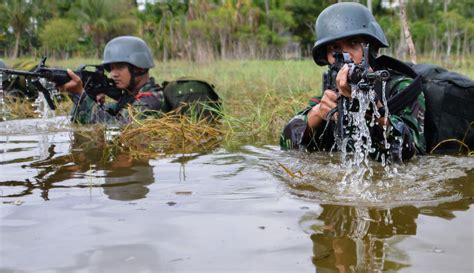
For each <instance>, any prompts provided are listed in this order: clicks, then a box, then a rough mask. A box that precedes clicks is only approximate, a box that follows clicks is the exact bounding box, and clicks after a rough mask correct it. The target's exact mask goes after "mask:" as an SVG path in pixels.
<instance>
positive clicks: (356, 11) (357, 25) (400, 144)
mask: <svg viewBox="0 0 474 273" xmlns="http://www.w3.org/2000/svg"><path fill="white" fill-rule="evenodd" d="M315 30H316V42H315V44H314V47H313V50H312V54H313V59H314V61H315V62H316V64H318V65H320V66H324V65H332V64H334V62H335V58H334V56H335V55H334V53H335V52H338V53H346V54H349V55H350V58H351V59H352V61H353V63H354V64H361V63H362V61H363V58H364V53H363V52H364V47H368V54H367V55H368V59H369V61H368V63H369V65H370V69H371V70H372V71H374V70H381V69H384V70H387V71H389V72H390V78H389V79H388V80H386V81H385V83H384V84H385V88H384V93H385V94H382V90H381V89H382V87H381V86H382V84H380V85H379V86H378V87H377V85H376V87H375V91H378V92H376V93H377V96H376V107H377V108H378V109H376V110H377V111H378V110H380V109H381V108H383V106H384V104H383V101H384V98H383V96H385V99H387V100H389V102H390V105H395V104H397V103H398V105H399V106H398V108H395V107H393V108H392V109H394V110H395V111H388V114H387V115H385V114H383V112H382V111H380V113H382V114H381V116H380V117H378V118H377V119H376V120H375V126H372V125H371V126H370V128H369V130H370V137H371V149H370V153H369V154H370V156H371V157H372V158H374V159H376V160H383V159H389V161H391V162H401V161H406V160H408V159H410V158H411V157H412V156H413V155H415V154H423V153H424V151H425V139H424V135H423V124H424V112H425V103H424V96H423V94H422V93H421V83H420V82H419V80H418V79H415V78H416V76H417V75H416V73H415V72H414V71H413V70H412V69H411V68H410V67H408V66H406V65H405V64H403V63H402V62H400V61H398V60H395V59H393V58H390V57H388V56H380V57H377V55H378V51H379V48H382V47H388V42H387V39H386V38H385V34H384V32H383V31H382V29H381V27H380V25H379V24H378V23H377V21H376V20H375V18H374V16H373V15H372V13H371V12H370V11H369V10H368V9H367V8H366V7H364V6H363V5H361V4H358V3H350V2H343V3H337V4H333V5H331V6H329V7H327V8H326V9H325V10H323V11H322V12H321V14H320V15H319V16H318V18H317V20H316V24H315ZM349 69H350V67H349V66H348V64H344V65H343V66H342V68H340V70H339V71H338V72H337V76H336V77H335V86H336V88H334V89H336V90H331V89H327V90H323V93H322V96H315V97H313V98H311V99H310V101H309V105H308V106H307V107H306V108H305V109H304V110H302V111H300V112H299V113H298V114H297V115H296V116H295V117H294V118H293V119H291V120H290V122H289V123H288V124H287V125H286V126H285V127H284V130H283V133H282V135H281V137H280V146H281V147H282V148H283V149H294V148H297V149H303V150H308V151H318V150H325V151H329V150H331V149H332V148H333V147H335V146H334V145H335V143H337V141H336V139H335V138H336V135H335V131H336V130H338V129H337V126H341V124H344V123H341V124H337V118H336V116H337V115H332V117H331V115H330V113H331V111H334V110H333V109H335V108H337V105H338V99H339V98H340V97H341V98H342V97H344V98H347V100H348V101H350V102H352V101H353V98H352V93H353V91H352V90H353V88H354V87H355V86H354V84H353V83H350V81H349V79H348V73H349ZM414 79H415V80H414ZM403 91H405V92H403ZM397 94H398V96H397ZM402 97H404V98H405V99H401V98H402ZM374 108H375V107H372V110H371V111H375V110H374ZM392 109H390V108H389V110H392ZM366 117H368V118H367V124H369V123H370V121H371V120H370V118H369V117H372V115H369V114H367V115H366ZM325 129H326V130H325ZM347 130H351V128H347ZM347 130H346V129H344V130H343V131H347ZM384 135H385V137H384ZM385 140H386V141H387V142H388V143H389V145H386V143H385ZM336 147H337V145H336ZM337 148H338V149H340V147H337Z"/></svg>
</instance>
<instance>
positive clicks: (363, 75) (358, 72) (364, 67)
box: [323, 46, 390, 92]
mask: <svg viewBox="0 0 474 273" xmlns="http://www.w3.org/2000/svg"><path fill="white" fill-rule="evenodd" d="M333 57H334V59H335V62H334V64H332V65H330V66H329V70H328V71H327V72H325V73H324V74H323V92H324V90H327V89H331V90H334V91H336V90H337V87H336V76H337V73H338V72H339V70H341V68H342V67H343V66H344V64H348V65H349V74H348V76H347V78H348V81H349V84H352V85H357V88H358V89H359V90H363V91H369V90H370V89H371V88H374V85H375V82H377V81H386V80H388V79H389V78H390V72H388V71H387V70H377V71H370V69H369V47H368V46H364V47H363V58H362V62H361V63H360V64H355V63H354V61H353V60H352V58H351V56H350V55H349V53H346V52H341V51H336V52H334V53H333Z"/></svg>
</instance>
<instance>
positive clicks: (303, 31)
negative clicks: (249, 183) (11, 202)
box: [0, 0, 474, 66]
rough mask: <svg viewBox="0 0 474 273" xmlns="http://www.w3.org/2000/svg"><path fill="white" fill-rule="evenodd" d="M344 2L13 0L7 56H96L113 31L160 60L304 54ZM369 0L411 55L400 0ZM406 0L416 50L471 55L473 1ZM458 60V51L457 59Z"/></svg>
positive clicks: (393, 51)
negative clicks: (317, 25) (321, 19)
mask: <svg viewBox="0 0 474 273" xmlns="http://www.w3.org/2000/svg"><path fill="white" fill-rule="evenodd" d="M336 2H338V0H320V1H308V0H255V1H250V0H193V1H187V0H186V1H181V0H164V1H163V0H161V1H156V0H155V1H152V0H148V1H144V0H69V1H62V0H5V1H2V3H0V11H1V14H2V15H3V16H1V17H0V57H4V58H7V57H12V58H17V57H21V56H33V57H37V58H39V57H40V56H42V55H47V56H50V57H51V58H59V59H64V58H70V57H82V58H84V57H86V58H87V57H96V58H100V55H101V53H102V50H103V48H104V46H105V44H106V43H107V41H109V40H110V39H111V38H113V37H116V36H119V35H136V36H139V37H142V38H143V39H144V40H145V41H146V42H147V43H148V44H149V45H150V47H151V48H152V51H153V53H154V55H155V58H156V59H158V60H160V61H168V60H176V59H178V60H186V61H193V62H209V61H216V60H226V59H301V58H305V57H308V56H309V55H310V53H311V47H312V45H313V43H314V39H315V33H314V22H315V20H316V18H317V16H318V14H319V13H320V12H321V11H322V10H323V9H324V8H326V7H327V6H329V5H331V4H333V3H336ZM355 2H359V3H361V4H364V5H367V6H368V7H369V8H370V9H371V10H372V12H373V14H374V15H375V17H376V19H377V21H378V22H379V23H380V25H381V27H382V29H383V30H384V31H385V35H386V36H387V39H388V41H389V44H390V49H387V50H385V51H386V52H387V53H389V54H390V55H392V56H396V57H398V58H402V59H406V58H405V57H406V56H405V55H406V52H407V46H406V44H407V43H406V42H405V40H404V39H405V38H404V37H405V35H403V33H402V27H401V26H402V23H403V22H401V19H400V18H401V16H400V8H399V3H400V2H399V1H398V0H371V1H367V0H355ZM405 2H406V12H407V16H406V20H407V22H406V23H407V25H408V26H409V29H410V31H411V37H412V39H413V42H414V45H415V47H416V52H417V54H418V55H424V56H429V57H430V58H431V59H439V60H442V61H443V63H444V65H445V66H451V65H459V64H462V63H463V62H465V61H468V60H472V55H473V53H474V42H473V40H474V39H473V38H474V21H473V20H472V18H473V17H474V9H473V7H474V0H462V1H451V0H436V1H433V0H413V1H405ZM453 57H454V58H453Z"/></svg>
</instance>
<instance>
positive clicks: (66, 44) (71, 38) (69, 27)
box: [39, 19, 80, 55]
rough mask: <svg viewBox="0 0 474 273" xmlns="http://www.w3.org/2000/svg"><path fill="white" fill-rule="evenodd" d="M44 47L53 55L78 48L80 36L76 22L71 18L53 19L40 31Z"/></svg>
mask: <svg viewBox="0 0 474 273" xmlns="http://www.w3.org/2000/svg"><path fill="white" fill-rule="evenodd" d="M39 36H40V40H41V43H42V45H43V48H44V49H45V50H46V51H47V52H50V53H53V55H56V53H60V52H70V51H72V50H75V49H76V46H77V44H78V40H79V37H80V33H79V30H78V29H77V28H76V27H75V22H74V21H73V20H70V19H52V20H49V21H48V22H47V23H46V25H45V27H44V28H43V29H42V30H41V31H40V34H39Z"/></svg>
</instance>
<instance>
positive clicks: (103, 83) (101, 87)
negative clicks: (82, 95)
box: [0, 57, 122, 110]
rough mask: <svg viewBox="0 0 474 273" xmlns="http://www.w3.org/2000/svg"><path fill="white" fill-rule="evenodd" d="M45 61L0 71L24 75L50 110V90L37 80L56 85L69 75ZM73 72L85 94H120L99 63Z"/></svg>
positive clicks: (64, 80) (115, 96)
mask: <svg viewBox="0 0 474 273" xmlns="http://www.w3.org/2000/svg"><path fill="white" fill-rule="evenodd" d="M45 62H46V57H44V58H43V59H42V60H41V61H40V63H39V64H38V65H37V66H36V67H35V68H33V69H32V70H31V71H24V70H14V69H6V68H0V73H3V74H4V75H5V76H7V77H10V76H13V75H17V76H23V77H25V80H26V81H27V84H31V85H33V86H34V87H36V88H37V89H38V91H40V92H42V93H43V95H44V98H45V100H46V102H47V103H48V105H49V107H50V108H51V110H55V109H56V105H55V104H54V101H53V98H52V93H51V90H48V89H47V88H45V87H44V86H43V85H42V84H41V82H40V81H39V80H40V79H41V78H43V79H46V80H48V81H50V82H53V83H55V84H56V86H61V85H64V84H65V83H67V82H68V81H70V80H71V77H69V75H68V73H67V70H66V69H59V68H49V67H47V66H46V64H45ZM74 73H76V74H77V75H78V76H79V77H80V78H81V80H82V83H83V85H84V90H85V92H86V93H87V95H89V96H90V97H92V98H94V99H95V97H96V96H97V95H98V94H101V93H104V94H106V95H107V96H109V97H111V98H113V99H115V100H118V99H119V97H120V95H121V94H122V91H121V90H120V89H118V88H117V87H115V84H114V82H113V80H111V79H109V78H107V76H106V75H105V69H104V67H103V66H101V65H81V66H79V68H78V69H76V70H75V71H74Z"/></svg>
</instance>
